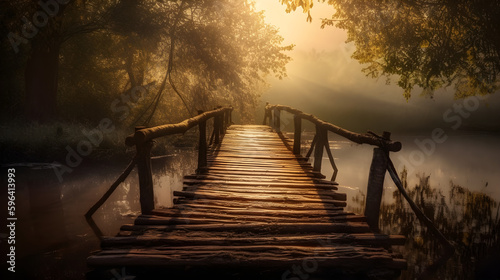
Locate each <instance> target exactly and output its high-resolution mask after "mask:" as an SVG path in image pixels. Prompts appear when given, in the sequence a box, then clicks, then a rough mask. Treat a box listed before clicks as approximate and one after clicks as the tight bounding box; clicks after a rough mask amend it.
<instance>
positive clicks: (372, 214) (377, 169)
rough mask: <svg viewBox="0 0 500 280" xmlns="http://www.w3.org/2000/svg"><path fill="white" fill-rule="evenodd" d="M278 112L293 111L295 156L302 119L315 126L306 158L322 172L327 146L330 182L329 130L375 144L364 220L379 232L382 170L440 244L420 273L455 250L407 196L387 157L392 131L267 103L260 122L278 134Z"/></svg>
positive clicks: (394, 145) (396, 147)
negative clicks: (354, 127)
mask: <svg viewBox="0 0 500 280" xmlns="http://www.w3.org/2000/svg"><path fill="white" fill-rule="evenodd" d="M281 111H286V112H288V113H291V114H293V119H294V141H293V153H294V154H295V155H297V156H301V153H300V151H301V133H302V119H305V120H308V121H310V122H312V123H313V124H315V125H316V134H315V135H314V139H313V141H312V143H311V148H310V149H309V151H308V152H307V154H306V156H305V157H306V158H309V156H310V155H311V153H312V150H313V149H314V166H313V170H314V171H317V172H321V162H322V159H323V150H324V149H326V151H327V153H328V157H329V159H330V162H331V164H332V167H333V169H334V174H333V176H332V181H333V180H335V178H336V175H337V172H338V169H337V167H336V165H335V161H334V160H333V155H332V153H331V150H330V145H329V142H328V133H327V132H328V131H331V132H333V133H335V134H337V135H340V136H343V137H345V138H347V139H349V140H351V141H353V142H355V143H358V144H370V145H373V146H376V147H375V148H374V149H373V159H372V163H371V166H370V173H369V175H368V187H367V193H366V205H365V214H364V215H365V216H366V219H367V223H368V225H369V226H370V228H372V229H373V230H374V231H379V226H378V222H379V215H380V204H381V201H382V190H383V185H384V177H385V173H386V172H389V175H390V176H391V179H392V180H393V181H394V184H395V185H396V187H397V188H398V190H399V191H400V192H401V195H402V196H403V197H404V198H405V199H406V201H407V202H408V204H409V205H410V207H411V209H412V210H413V212H414V213H415V215H416V216H417V218H418V219H419V220H420V221H421V222H422V223H423V224H424V225H425V226H426V227H427V228H429V230H430V231H431V232H432V233H433V234H434V235H435V237H436V238H437V239H438V240H439V241H440V243H441V244H442V245H443V255H442V256H441V257H440V258H439V259H437V260H436V261H434V263H433V264H432V265H430V266H429V267H428V268H427V269H426V271H425V272H424V273H423V274H422V275H426V274H427V272H429V271H432V270H434V269H435V268H436V267H439V266H440V265H442V264H444V263H445V262H446V261H447V260H448V259H449V258H450V257H451V256H452V255H453V253H454V247H453V245H451V243H450V242H449V241H448V240H447V239H446V237H445V236H444V235H443V234H442V233H441V231H440V230H439V229H438V228H437V227H436V226H435V225H434V223H433V222H432V221H431V220H430V219H429V218H428V217H427V216H426V215H425V214H424V213H423V212H422V210H420V208H419V207H418V206H417V204H416V203H415V202H414V201H413V200H412V199H411V198H410V196H409V195H408V193H407V192H406V190H405V189H404V187H403V184H402V182H401V180H400V179H399V176H398V174H397V171H396V169H395V168H394V164H393V163H392V160H391V158H390V156H389V152H398V151H400V150H401V147H402V145H401V143H400V142H394V141H392V140H391V139H390V136H391V133H389V132H384V133H383V135H382V136H379V135H377V134H375V133H373V132H370V131H369V132H368V133H367V134H359V133H355V132H352V131H349V130H346V129H344V128H341V127H338V126H336V125H334V124H331V123H328V122H325V121H323V120H320V119H319V118H317V117H316V116H314V115H311V114H306V113H304V112H302V111H300V110H298V109H295V108H292V107H289V106H283V105H270V104H269V103H266V107H265V115H264V122H263V124H267V121H268V120H269V124H270V125H271V127H273V128H274V130H276V131H277V132H278V133H280V132H281V115H280V113H281Z"/></svg>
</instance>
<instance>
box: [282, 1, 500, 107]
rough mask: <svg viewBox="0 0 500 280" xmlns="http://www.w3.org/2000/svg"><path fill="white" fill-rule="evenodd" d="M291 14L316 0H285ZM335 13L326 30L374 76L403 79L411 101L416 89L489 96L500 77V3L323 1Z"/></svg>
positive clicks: (399, 81)
mask: <svg viewBox="0 0 500 280" xmlns="http://www.w3.org/2000/svg"><path fill="white" fill-rule="evenodd" d="M281 2H282V3H286V4H287V11H290V10H295V9H296V8H297V7H302V8H303V9H304V11H309V9H311V8H312V5H313V1H312V0H307V1H302V0H301V1H296V0H281ZM322 2H328V4H329V5H332V6H333V8H334V9H335V13H334V14H333V16H332V18H331V19H323V24H322V26H323V27H324V26H327V25H332V26H333V25H335V26H337V27H339V28H342V29H345V30H346V31H347V33H348V40H347V42H353V43H354V44H355V46H356V51H355V52H354V54H353V58H355V59H356V60H358V61H359V62H360V63H362V64H367V67H366V68H365V69H364V71H365V73H366V74H367V75H368V76H371V77H380V76H385V77H387V78H388V80H389V78H391V77H392V76H393V75H395V76H397V77H398V81H397V84H398V85H399V86H400V87H401V88H403V90H404V96H405V97H406V98H407V99H408V98H410V96H411V93H412V90H413V89H414V88H415V87H420V88H422V89H423V92H422V94H424V95H431V96H432V92H433V91H434V90H435V89H437V88H440V87H443V86H450V85H454V86H455V88H456V93H455V97H457V98H463V97H467V96H471V95H485V94H489V93H493V92H495V91H496V90H497V89H498V86H499V77H500V37H499V34H500V32H499V30H498V28H499V26H500V2H498V1H496V0H487V1H467V0H460V1H443V0H431V1H428V0H417V1H391V0H389V1H365V0H358V1H348V0H328V1H326V0H322Z"/></svg>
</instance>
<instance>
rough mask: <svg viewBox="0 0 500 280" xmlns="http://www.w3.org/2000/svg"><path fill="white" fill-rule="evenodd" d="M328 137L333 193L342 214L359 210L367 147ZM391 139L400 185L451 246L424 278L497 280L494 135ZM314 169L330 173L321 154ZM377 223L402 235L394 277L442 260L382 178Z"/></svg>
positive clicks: (499, 152)
mask: <svg viewBox="0 0 500 280" xmlns="http://www.w3.org/2000/svg"><path fill="white" fill-rule="evenodd" d="M329 137H330V138H329V139H330V147H331V148H332V152H333V154H334V157H335V162H336V165H337V167H338V169H339V171H338V172H339V173H338V176H337V180H336V181H337V182H339V184H340V187H339V191H341V192H345V193H347V194H348V209H349V210H351V211H354V212H357V213H363V208H364V200H365V194H366V186H367V183H368V173H369V168H370V164H371V158H372V150H373V147H370V146H367V145H357V144H353V143H351V142H349V141H345V140H343V139H342V138H341V137H339V136H334V135H332V134H330V135H329ZM309 138H310V137H309ZM332 139H333V140H332ZM393 139H396V140H398V141H401V142H402V144H403V149H402V150H401V151H400V152H397V153H391V158H392V160H393V162H394V165H395V166H396V168H397V170H398V172H401V171H403V169H405V170H406V171H407V172H408V173H407V174H405V175H404V176H403V177H402V180H403V182H404V183H406V184H405V185H406V186H407V191H408V192H409V194H410V197H411V198H412V200H414V201H415V202H416V203H417V205H418V206H419V208H420V209H422V210H423V211H424V213H425V214H426V215H427V216H428V217H429V218H430V219H431V220H432V221H434V223H435V225H436V226H437V227H438V228H439V229H440V231H441V232H442V233H443V235H444V236H445V237H446V238H447V239H448V240H449V241H450V242H451V244H452V245H453V247H454V248H455V254H454V255H453V256H452V257H451V258H450V259H449V260H448V261H447V262H446V263H445V264H441V265H439V266H437V270H436V271H434V272H433V274H431V275H430V276H428V277H429V278H431V279H474V278H475V279H499V278H500V253H499V252H500V234H499V232H500V215H499V213H500V205H499V204H498V202H500V173H499V172H498V171H499V170H500V145H498V143H500V141H499V140H500V136H499V135H492V134H485V133H450V134H448V138H447V139H446V141H445V142H444V143H434V144H432V143H431V142H429V141H428V140H426V139H429V138H428V137H426V136H425V135H395V136H393ZM306 142H308V141H306ZM422 143H426V145H422ZM309 144H310V143H309ZM305 146H307V147H308V145H307V143H306V144H305ZM322 166H323V170H322V172H323V174H325V175H326V176H327V178H329V177H330V176H331V174H332V173H333V169H332V167H331V165H330V162H329V159H328V158H327V157H326V156H325V157H324V158H323V162H322ZM379 223H380V227H381V229H382V231H383V232H384V233H387V234H403V235H405V236H407V242H406V244H405V246H404V247H402V248H395V249H396V251H397V252H399V253H401V254H402V255H403V256H404V257H405V259H407V261H408V266H409V267H408V270H407V271H404V272H403V274H402V276H401V279H415V278H416V277H418V276H419V275H421V273H422V272H424V271H426V270H427V268H428V266H429V265H430V264H431V263H432V262H433V261H434V260H437V259H439V258H440V257H441V256H442V252H441V245H440V244H439V242H438V241H437V239H436V237H435V236H434V235H432V234H430V232H429V231H428V229H427V228H426V227H425V226H421V224H420V223H419V222H418V220H417V218H416V217H415V215H414V214H413V211H412V210H411V209H410V208H409V206H408V203H407V202H406V201H404V200H403V198H402V197H401V196H400V193H399V191H397V189H396V187H395V185H394V183H393V182H392V179H391V178H390V177H389V176H388V175H386V178H385V182H384V195H383V201H382V208H381V217H380V222H379ZM488 277H490V278H488ZM425 279H427V277H426V278H425Z"/></svg>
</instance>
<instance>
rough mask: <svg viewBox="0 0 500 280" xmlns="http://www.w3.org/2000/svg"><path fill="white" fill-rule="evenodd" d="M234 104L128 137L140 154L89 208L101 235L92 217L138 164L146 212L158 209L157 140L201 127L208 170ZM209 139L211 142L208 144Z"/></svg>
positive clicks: (201, 164) (202, 160)
mask: <svg viewBox="0 0 500 280" xmlns="http://www.w3.org/2000/svg"><path fill="white" fill-rule="evenodd" d="M232 112H233V108H232V107H218V108H217V109H214V110H212V111H208V112H203V111H198V115H197V116H195V117H192V118H189V119H186V120H184V121H182V122H180V123H176V124H165V125H160V126H155V127H144V126H139V127H136V128H135V133H134V134H132V135H129V136H128V137H127V138H126V139H125V144H126V145H128V146H135V147H136V155H135V157H134V158H133V159H132V160H131V161H130V163H129V164H128V166H127V168H125V170H124V171H123V173H122V174H121V175H120V176H119V177H118V178H117V179H116V181H115V182H114V183H113V184H112V185H111V186H110V187H109V189H108V190H107V191H106V193H104V195H103V196H102V197H101V198H100V199H99V200H98V201H97V202H96V203H95V204H94V205H93V206H92V207H91V208H90V209H89V210H88V211H87V213H86V214H85V217H86V219H87V222H88V223H89V225H90V226H91V227H92V229H93V230H94V232H95V233H96V235H97V236H99V237H102V232H101V231H100V229H99V228H98V227H97V225H96V224H95V222H94V221H93V220H92V215H93V214H94V213H95V211H97V209H99V208H100V207H101V206H102V205H103V204H104V202H106V200H107V199H108V198H109V197H110V196H111V194H112V193H113V192H114V191H115V189H116V188H117V187H118V186H119V185H120V184H121V183H122V182H123V181H124V180H125V179H126V178H127V177H128V175H130V172H132V170H133V169H134V167H135V166H136V165H137V170H138V175H139V188H140V190H139V193H140V204H141V212H142V214H150V213H151V211H152V210H153V209H154V191H153V173H152V169H151V149H152V148H153V145H154V139H156V138H160V137H165V136H168V135H174V134H180V133H185V132H186V131H188V130H190V129H191V128H193V127H195V126H198V129H199V149H198V168H197V169H196V172H197V173H204V172H206V170H207V166H208V164H207V153H208V150H209V146H212V147H215V146H217V145H219V144H220V142H221V141H222V136H223V135H224V133H225V131H226V128H227V127H228V126H229V125H230V124H231V123H232ZM210 119H214V120H213V130H212V135H211V136H210V139H207V121H208V120H210ZM207 140H208V141H209V142H208V143H207Z"/></svg>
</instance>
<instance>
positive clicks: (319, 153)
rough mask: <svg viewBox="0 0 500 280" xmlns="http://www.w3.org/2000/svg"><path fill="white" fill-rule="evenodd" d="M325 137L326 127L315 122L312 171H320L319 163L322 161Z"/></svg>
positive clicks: (326, 140)
mask: <svg viewBox="0 0 500 280" xmlns="http://www.w3.org/2000/svg"><path fill="white" fill-rule="evenodd" d="M327 137H328V136H327V131H326V129H325V128H324V127H323V126H322V125H319V124H317V125H316V146H315V147H314V166H313V170H314V171H317V172H321V163H322V162H323V149H324V147H325V143H326V142H328V139H327Z"/></svg>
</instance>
